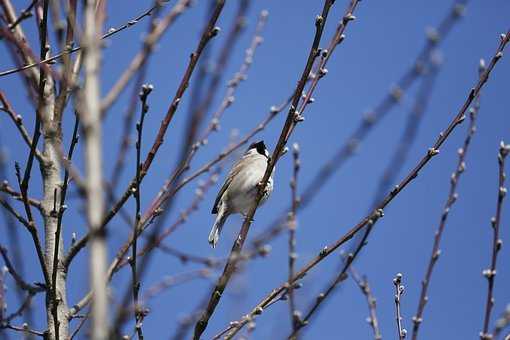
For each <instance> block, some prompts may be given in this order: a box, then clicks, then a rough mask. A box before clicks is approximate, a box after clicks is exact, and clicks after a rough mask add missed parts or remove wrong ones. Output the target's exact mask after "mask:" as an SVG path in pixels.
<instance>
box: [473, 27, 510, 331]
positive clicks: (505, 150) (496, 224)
mask: <svg viewBox="0 0 510 340" xmlns="http://www.w3.org/2000/svg"><path fill="white" fill-rule="evenodd" d="M508 35H510V34H507V36H508ZM507 40H508V38H507ZM509 153H510V144H505V143H504V142H503V141H502V142H501V144H500V146H499V153H498V165H499V179H498V200H497V204H496V216H495V217H493V218H492V219H491V226H492V229H493V239H492V254H491V263H490V267H489V268H488V269H485V270H484V271H483V276H484V277H485V278H486V279H487V283H488V289H487V301H486V304H485V316H484V319H483V330H482V331H481V332H480V339H481V340H491V339H493V335H492V334H490V333H489V322H490V319H491V312H492V307H493V306H494V281H495V278H496V264H497V260H498V253H499V251H500V250H501V247H502V245H503V241H502V240H501V239H500V238H499V230H500V223H501V212H502V210H503V199H504V198H505V196H506V193H507V189H506V187H505V178H506V174H505V160H506V157H507V156H508V154H509Z"/></svg>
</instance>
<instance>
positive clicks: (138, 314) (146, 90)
mask: <svg viewBox="0 0 510 340" xmlns="http://www.w3.org/2000/svg"><path fill="white" fill-rule="evenodd" d="M152 89H153V87H152V85H147V84H145V85H143V86H142V91H141V92H140V101H141V102H142V109H141V114H140V121H139V122H138V123H137V124H136V131H137V140H136V170H135V174H136V184H135V187H134V188H133V196H134V197H135V202H136V212H135V223H134V225H133V235H134V238H133V246H132V251H133V252H132V255H131V259H130V264H131V272H132V276H133V303H134V309H135V321H136V325H135V329H136V333H137V335H138V339H139V340H142V339H143V332H142V320H143V312H142V311H141V308H140V306H139V305H138V295H139V292H140V282H139V280H138V273H137V270H136V257H137V240H138V235H139V232H138V230H137V228H138V226H139V223H140V219H141V213H140V210H141V200H140V180H141V176H140V170H141V150H142V135H143V134H142V133H143V122H144V120H145V115H146V114H147V112H148V111H149V105H148V104H147V97H148V96H149V94H150V93H151V91H152Z"/></svg>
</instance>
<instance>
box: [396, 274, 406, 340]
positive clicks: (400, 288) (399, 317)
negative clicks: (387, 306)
mask: <svg viewBox="0 0 510 340" xmlns="http://www.w3.org/2000/svg"><path fill="white" fill-rule="evenodd" d="M393 285H394V286H395V314H396V317H395V319H396V320H397V332H398V333H397V334H398V338H399V339H400V340H404V339H405V337H406V335H407V330H406V329H405V328H404V326H403V323H402V313H401V310H400V309H401V307H400V299H401V298H402V295H403V294H404V286H403V285H402V274H400V273H398V274H397V275H396V276H395V278H394V279H393Z"/></svg>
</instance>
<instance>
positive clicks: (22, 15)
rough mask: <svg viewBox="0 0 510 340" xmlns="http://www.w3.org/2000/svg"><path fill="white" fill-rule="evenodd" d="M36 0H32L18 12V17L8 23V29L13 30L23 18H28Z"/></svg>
mask: <svg viewBox="0 0 510 340" xmlns="http://www.w3.org/2000/svg"><path fill="white" fill-rule="evenodd" d="M37 1H38V0H32V1H31V2H30V4H29V5H28V6H27V8H25V9H24V10H22V11H21V12H20V14H19V17H18V18H17V19H16V21H14V22H12V23H10V24H9V29H10V30H13V29H14V28H15V27H16V26H18V25H19V24H20V23H21V22H22V21H23V20H25V19H28V18H30V17H31V16H32V15H33V14H32V8H34V5H35V4H36V3H37Z"/></svg>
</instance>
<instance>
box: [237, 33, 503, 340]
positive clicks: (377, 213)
mask: <svg viewBox="0 0 510 340" xmlns="http://www.w3.org/2000/svg"><path fill="white" fill-rule="evenodd" d="M500 38H501V40H500V43H499V46H498V48H497V49H496V52H495V54H494V56H493V57H492V59H491V62H490V64H489V65H488V67H487V70H486V71H485V72H484V73H483V74H482V75H481V76H480V77H479V79H478V82H477V84H476V85H475V87H474V88H472V89H471V90H470V91H469V94H468V96H467V98H466V99H465V101H464V103H463V104H462V106H461V108H460V109H459V111H458V113H457V114H456V115H455V116H454V117H453V118H452V120H451V121H450V123H449V124H448V127H447V128H446V129H445V130H443V131H442V132H441V133H440V134H439V136H438V138H437V140H436V142H435V143H434V145H433V146H432V147H431V148H429V149H428V150H427V152H426V153H425V155H424V156H423V157H422V158H421V159H420V160H419V161H418V163H417V164H416V166H415V167H414V168H413V169H412V170H411V171H410V172H409V173H408V174H407V175H406V176H405V177H404V178H403V179H402V180H401V181H400V183H399V184H398V185H397V186H395V188H394V189H393V190H391V191H390V192H389V193H388V194H387V195H386V196H385V198H384V199H383V200H382V201H381V202H380V203H379V205H378V207H377V209H376V210H374V211H373V212H372V213H370V214H368V215H367V216H365V217H364V218H363V219H361V221H359V222H358V223H357V224H356V225H355V226H353V227H352V228H351V229H350V230H349V231H348V232H347V233H345V234H344V235H342V236H341V237H340V238H339V239H337V240H336V241H335V242H333V243H332V244H330V245H328V246H325V247H324V248H323V249H322V250H321V251H320V253H319V254H318V255H317V256H316V257H314V258H313V259H311V260H310V261H309V262H308V263H307V264H306V265H304V266H303V267H302V268H301V269H300V270H299V271H298V272H297V273H296V275H295V276H294V278H293V279H292V280H291V281H289V282H284V283H283V284H282V285H280V286H279V287H277V288H275V289H273V290H272V292H271V293H270V294H268V295H267V296H266V297H264V298H263V299H262V300H261V301H260V302H259V303H258V304H257V305H256V306H255V307H254V308H253V309H252V310H251V312H250V313H248V314H247V315H245V316H243V317H242V318H241V319H240V320H238V321H234V322H233V324H234V326H232V327H231V328H230V333H229V334H231V335H232V336H233V335H235V334H236V333H237V332H238V331H239V330H240V329H241V328H242V327H243V326H244V325H246V323H247V322H248V321H249V320H251V319H252V318H253V317H254V316H255V315H259V314H260V313H261V312H262V311H263V309H264V308H265V307H267V306H268V305H269V304H271V303H273V302H274V301H275V299H276V298H277V297H278V296H279V295H281V294H282V293H284V292H285V291H286V290H287V289H288V286H289V285H290V284H294V283H295V282H297V281H298V280H300V279H302V278H303V277H304V276H305V275H306V274H307V273H308V272H309V271H310V270H311V269H312V268H314V267H315V266H317V265H318V264H319V263H320V262H322V261H323V260H324V259H325V258H326V257H328V256H329V255H330V254H332V253H333V252H334V251H335V250H336V249H338V248H339V247H340V246H341V245H343V244H344V243H346V242H347V241H349V240H350V239H351V238H352V237H353V236H354V235H356V234H357V233H358V232H360V230H363V229H364V228H365V227H366V226H367V225H368V226H370V227H373V225H374V224H375V223H376V222H377V220H378V219H379V218H381V217H382V216H383V209H384V208H385V207H386V206H387V205H388V204H390V203H391V201H393V199H394V198H395V197H397V196H398V194H399V193H400V192H402V191H403V190H404V189H405V188H406V187H407V186H408V185H409V183H411V182H412V181H413V180H414V179H415V178H416V177H417V176H418V174H419V173H420V171H421V170H422V169H423V168H424V167H425V166H426V165H427V164H428V163H429V162H430V160H431V159H432V158H433V157H434V156H436V155H437V154H439V149H440V147H441V146H442V145H443V144H444V142H445V141H446V140H447V139H448V137H449V136H450V134H451V133H452V131H453V130H454V129H455V128H456V127H457V126H458V125H459V124H461V123H462V121H464V118H463V117H464V114H465V112H466V111H467V109H468V108H469V106H470V105H471V103H472V101H473V100H474V98H476V97H477V96H478V95H479V93H480V91H481V89H482V88H483V86H484V85H485V83H486V82H487V80H488V79H489V76H490V74H491V72H492V70H493V69H494V67H495V65H496V63H497V62H498V61H499V60H500V59H501V57H502V56H503V50H504V48H505V47H506V45H507V44H508V42H509V41H510V31H508V32H507V33H506V34H502V35H501V37H500ZM369 229H370V228H369ZM369 229H367V230H369ZM360 245H363V243H360ZM360 249H361V248H360ZM350 262H352V261H350ZM344 269H345V270H347V269H348V266H347V267H344ZM319 300H320V301H322V300H321V299H319ZM319 303H320V302H319Z"/></svg>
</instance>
